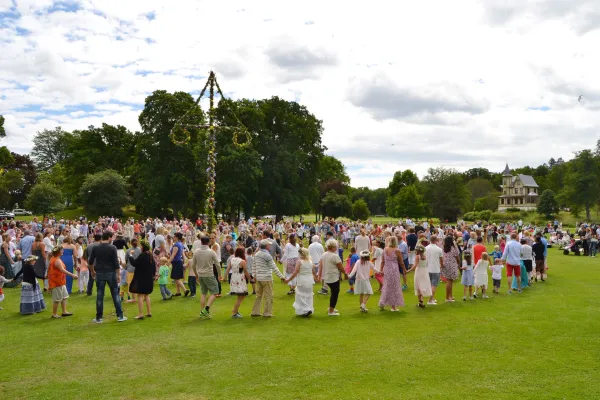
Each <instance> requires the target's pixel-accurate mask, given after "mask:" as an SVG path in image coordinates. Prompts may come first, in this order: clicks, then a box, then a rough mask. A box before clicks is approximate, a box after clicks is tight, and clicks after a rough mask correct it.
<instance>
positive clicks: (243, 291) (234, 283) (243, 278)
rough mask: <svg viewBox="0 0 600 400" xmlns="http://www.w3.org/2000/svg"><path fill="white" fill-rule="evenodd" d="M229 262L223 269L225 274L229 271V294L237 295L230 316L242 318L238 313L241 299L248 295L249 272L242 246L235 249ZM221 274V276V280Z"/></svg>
mask: <svg viewBox="0 0 600 400" xmlns="http://www.w3.org/2000/svg"><path fill="white" fill-rule="evenodd" d="M229 260H230V262H229V263H228V266H227V271H225V276H228V274H229V272H230V271H231V281H230V283H229V284H230V288H231V292H230V294H232V295H234V296H237V301H236V302H235V305H234V306H233V310H232V311H231V318H242V314H240V312H239V311H240V306H241V305H242V301H244V299H245V298H246V296H248V282H250V274H249V273H248V267H247V265H246V252H245V251H244V248H243V247H238V248H237V249H235V253H234V256H233V257H231V258H230V259H229ZM222 279H223V276H222V277H221V280H222Z"/></svg>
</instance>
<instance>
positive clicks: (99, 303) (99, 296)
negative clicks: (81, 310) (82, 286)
mask: <svg viewBox="0 0 600 400" xmlns="http://www.w3.org/2000/svg"><path fill="white" fill-rule="evenodd" d="M91 280H92V279H90V281H91ZM105 287H106V281H105V280H103V279H102V280H98V281H97V282H96V319H97V320H100V319H102V316H103V315H104V289H105ZM88 288H89V286H88ZM88 293H89V292H88Z"/></svg>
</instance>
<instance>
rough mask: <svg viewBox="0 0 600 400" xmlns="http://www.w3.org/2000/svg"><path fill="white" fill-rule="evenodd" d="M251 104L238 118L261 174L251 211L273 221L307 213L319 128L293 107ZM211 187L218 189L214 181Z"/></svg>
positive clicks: (278, 103)
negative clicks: (257, 159) (245, 131)
mask: <svg viewBox="0 0 600 400" xmlns="http://www.w3.org/2000/svg"><path fill="white" fill-rule="evenodd" d="M255 103H256V107H254V108H251V107H247V108H246V113H241V115H240V120H241V121H242V123H243V124H244V125H245V126H246V127H247V128H248V130H249V131H250V132H251V133H252V144H251V147H252V148H253V149H254V150H255V151H256V152H257V153H258V154H259V157H260V165H261V169H262V176H261V177H260V179H259V180H258V194H257V201H256V210H255V211H256V213H257V214H275V215H276V217H277V218H281V217H282V216H283V215H299V214H302V213H304V212H307V211H309V210H310V208H311V200H313V199H314V188H315V182H316V181H317V174H318V169H319V162H320V161H321V159H322V157H323V151H324V148H323V146H322V145H321V135H322V133H323V127H322V123H321V121H320V120H318V119H317V118H316V117H315V116H314V115H313V114H311V113H310V112H309V111H308V110H307V109H306V107H304V106H301V105H300V104H298V103H296V102H289V101H285V100H282V99H280V98H278V97H273V98H270V99H267V100H259V101H256V102H255ZM230 134H231V135H232V134H233V133H230ZM216 182H217V188H218V187H219V177H218V175H217V181H216Z"/></svg>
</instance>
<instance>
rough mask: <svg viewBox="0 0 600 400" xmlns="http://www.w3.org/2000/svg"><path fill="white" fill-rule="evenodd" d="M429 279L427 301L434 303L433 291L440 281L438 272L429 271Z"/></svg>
mask: <svg viewBox="0 0 600 400" xmlns="http://www.w3.org/2000/svg"><path fill="white" fill-rule="evenodd" d="M429 280H430V281H431V297H430V298H429V303H432V304H433V303H435V291H436V289H437V287H438V284H439V283H440V274H439V273H437V274H436V273H429Z"/></svg>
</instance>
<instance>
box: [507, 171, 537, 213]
mask: <svg viewBox="0 0 600 400" xmlns="http://www.w3.org/2000/svg"><path fill="white" fill-rule="evenodd" d="M500 187H501V188H502V194H501V195H500V196H498V211H506V210H507V209H508V208H518V209H520V210H527V211H529V210H535V209H536V207H537V202H538V198H539V193H538V191H539V186H538V184H537V183H536V182H535V179H533V176H531V175H522V174H518V175H514V176H513V175H512V174H511V172H510V169H509V168H508V164H506V168H504V172H503V173H502V185H501V186H500Z"/></svg>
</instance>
